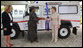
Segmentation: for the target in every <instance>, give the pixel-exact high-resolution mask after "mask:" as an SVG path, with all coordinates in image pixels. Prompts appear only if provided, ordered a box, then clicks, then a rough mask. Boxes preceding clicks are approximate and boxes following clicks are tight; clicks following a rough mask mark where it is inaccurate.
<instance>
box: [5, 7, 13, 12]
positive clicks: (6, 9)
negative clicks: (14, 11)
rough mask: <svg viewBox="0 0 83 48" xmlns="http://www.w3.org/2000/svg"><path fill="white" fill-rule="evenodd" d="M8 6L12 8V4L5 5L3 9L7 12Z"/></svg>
mask: <svg viewBox="0 0 83 48" xmlns="http://www.w3.org/2000/svg"><path fill="white" fill-rule="evenodd" d="M9 8H12V6H11V5H7V6H5V9H4V10H5V11H6V12H8V10H9Z"/></svg>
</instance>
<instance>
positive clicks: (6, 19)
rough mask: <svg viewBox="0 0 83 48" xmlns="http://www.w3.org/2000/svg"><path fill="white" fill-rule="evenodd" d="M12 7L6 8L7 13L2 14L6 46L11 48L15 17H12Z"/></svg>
mask: <svg viewBox="0 0 83 48" xmlns="http://www.w3.org/2000/svg"><path fill="white" fill-rule="evenodd" d="M11 11H12V6H11V5H7V6H5V11H4V12H3V13H2V24H3V34H4V36H5V40H6V46H7V47H11V46H12V45H13V44H11V43H10V34H11V33H12V32H11V29H12V26H13V25H12V22H13V17H12V15H11Z"/></svg>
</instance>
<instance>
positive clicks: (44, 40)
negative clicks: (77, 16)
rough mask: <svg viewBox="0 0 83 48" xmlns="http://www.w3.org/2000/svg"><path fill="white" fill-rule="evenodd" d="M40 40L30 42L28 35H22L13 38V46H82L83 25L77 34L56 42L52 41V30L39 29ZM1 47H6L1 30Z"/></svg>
mask: <svg viewBox="0 0 83 48" xmlns="http://www.w3.org/2000/svg"><path fill="white" fill-rule="evenodd" d="M38 38H39V42H38V43H36V42H34V43H30V42H29V41H28V40H27V37H26V36H25V37H24V38H23V37H22V36H21V35H20V36H19V38H18V39H15V40H11V42H12V43H13V44H14V46H13V47H82V25H81V26H80V28H78V33H77V35H74V34H73V33H71V34H70V36H69V37H68V38H67V39H60V38H59V39H58V41H57V42H56V43H50V41H51V31H49V32H47V31H39V32H38ZM1 47H5V40H4V36H3V33H2V31H1Z"/></svg>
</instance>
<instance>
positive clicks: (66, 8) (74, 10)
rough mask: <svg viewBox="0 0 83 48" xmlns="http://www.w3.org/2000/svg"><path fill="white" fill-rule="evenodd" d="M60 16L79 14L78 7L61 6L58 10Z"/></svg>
mask: <svg viewBox="0 0 83 48" xmlns="http://www.w3.org/2000/svg"><path fill="white" fill-rule="evenodd" d="M58 13H59V14H77V13H78V6H77V5H60V6H59V8H58Z"/></svg>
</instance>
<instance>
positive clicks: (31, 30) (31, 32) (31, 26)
mask: <svg viewBox="0 0 83 48" xmlns="http://www.w3.org/2000/svg"><path fill="white" fill-rule="evenodd" d="M28 39H29V40H30V41H35V40H37V23H36V22H34V21H29V22H28Z"/></svg>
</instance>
